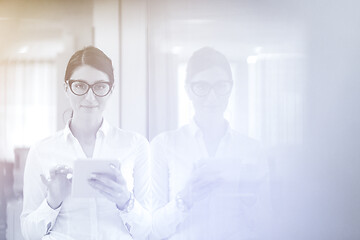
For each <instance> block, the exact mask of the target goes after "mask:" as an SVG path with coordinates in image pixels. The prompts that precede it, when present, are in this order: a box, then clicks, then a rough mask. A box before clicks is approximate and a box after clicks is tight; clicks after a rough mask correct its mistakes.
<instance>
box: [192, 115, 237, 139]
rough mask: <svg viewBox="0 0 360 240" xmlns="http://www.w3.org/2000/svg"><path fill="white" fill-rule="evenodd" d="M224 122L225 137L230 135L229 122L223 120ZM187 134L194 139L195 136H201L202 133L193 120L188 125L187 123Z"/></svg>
mask: <svg viewBox="0 0 360 240" xmlns="http://www.w3.org/2000/svg"><path fill="white" fill-rule="evenodd" d="M225 122H226V131H225V134H224V136H227V135H229V134H230V133H231V127H230V124H229V122H228V121H227V120H226V119H225ZM189 133H190V134H191V136H193V137H196V136H199V134H200V136H202V132H201V129H200V127H199V126H198V125H197V123H196V122H195V119H194V118H193V119H192V120H191V121H190V123H189Z"/></svg>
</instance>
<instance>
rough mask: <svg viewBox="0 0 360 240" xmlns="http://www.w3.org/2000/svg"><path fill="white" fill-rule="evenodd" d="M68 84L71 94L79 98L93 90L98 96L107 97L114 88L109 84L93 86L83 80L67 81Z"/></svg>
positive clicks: (100, 83)
mask: <svg viewBox="0 0 360 240" xmlns="http://www.w3.org/2000/svg"><path fill="white" fill-rule="evenodd" d="M66 82H67V83H68V84H69V86H70V89H71V92H73V93H74V94H75V95H77V96H82V95H85V94H86V93H87V92H88V91H89V89H90V88H91V89H92V91H93V93H94V94H95V95H96V96H98V97H105V96H106V95H108V94H109V92H110V90H111V87H112V84H110V83H109V82H96V83H94V84H91V85H90V84H88V83H87V82H85V81H83V80H67V81H66Z"/></svg>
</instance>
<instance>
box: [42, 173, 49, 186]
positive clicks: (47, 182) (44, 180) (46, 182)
mask: <svg viewBox="0 0 360 240" xmlns="http://www.w3.org/2000/svg"><path fill="white" fill-rule="evenodd" d="M40 179H41V182H42V183H43V184H44V185H45V186H46V187H49V180H47V179H46V177H45V176H44V174H40Z"/></svg>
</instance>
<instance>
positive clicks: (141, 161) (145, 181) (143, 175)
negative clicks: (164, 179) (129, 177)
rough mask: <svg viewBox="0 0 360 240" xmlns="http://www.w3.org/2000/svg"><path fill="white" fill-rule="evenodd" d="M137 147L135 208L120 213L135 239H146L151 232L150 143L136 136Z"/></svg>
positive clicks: (135, 155)
mask: <svg viewBox="0 0 360 240" xmlns="http://www.w3.org/2000/svg"><path fill="white" fill-rule="evenodd" d="M135 139H136V142H135V144H136V147H135V150H134V153H133V156H134V167H133V182H134V184H133V190H132V191H133V194H134V198H135V199H134V207H133V208H132V209H131V210H130V211H128V212H126V211H120V216H121V218H122V220H123V223H124V225H125V227H126V228H127V230H128V231H129V233H130V234H131V236H132V237H133V238H134V239H145V238H146V237H147V236H148V235H149V233H150V231H151V215H150V211H149V209H150V166H149V154H150V153H149V150H150V147H149V142H148V141H147V140H146V139H145V138H143V137H141V136H136V138H135Z"/></svg>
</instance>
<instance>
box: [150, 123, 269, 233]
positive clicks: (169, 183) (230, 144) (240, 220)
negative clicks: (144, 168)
mask: <svg viewBox="0 0 360 240" xmlns="http://www.w3.org/2000/svg"><path fill="white" fill-rule="evenodd" d="M260 149H261V148H260V147H259V144H258V143H257V142H256V141H255V140H252V139H250V138H248V137H246V136H243V135H240V134H239V133H237V132H235V131H234V130H232V129H231V128H230V127H229V126H228V128H227V131H226V134H225V135H224V136H223V138H222V139H221V141H220V143H219V146H218V149H217V151H216V154H215V157H209V154H208V152H207V149H206V146H205V143H204V140H203V135H202V132H201V130H200V129H199V127H198V126H197V125H196V123H195V122H194V121H192V122H191V123H190V124H188V125H185V126H183V127H182V128H180V129H178V130H175V131H170V132H166V133H162V134H160V135H158V136H157V137H155V138H154V139H153V141H152V142H151V150H152V158H151V163H152V165H151V169H152V198H153V200H152V201H153V202H152V204H153V206H152V208H153V231H152V237H153V238H155V239H162V238H170V239H257V238H259V237H260V235H262V234H261V232H264V231H265V230H264V229H261V228H263V227H265V224H267V221H268V217H269V211H270V199H269V191H268V190H269V188H268V186H269V185H268V168H267V164H266V161H264V157H263V154H262V151H261V150H260ZM204 162H207V163H208V164H211V165H212V166H213V167H214V168H215V169H218V170H219V172H220V176H221V178H222V179H223V181H221V182H219V186H218V187H216V188H214V189H213V190H212V192H211V193H210V195H208V197H207V198H205V199H203V200H200V201H198V202H196V203H194V205H193V207H192V208H191V210H190V211H185V212H184V211H183V209H181V208H180V207H179V206H178V204H177V203H176V195H177V194H178V193H179V191H181V190H182V189H183V188H184V187H185V185H186V183H187V181H188V180H189V179H190V177H191V174H192V171H193V170H194V169H195V168H196V167H197V166H198V165H199V164H201V163H204Z"/></svg>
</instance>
